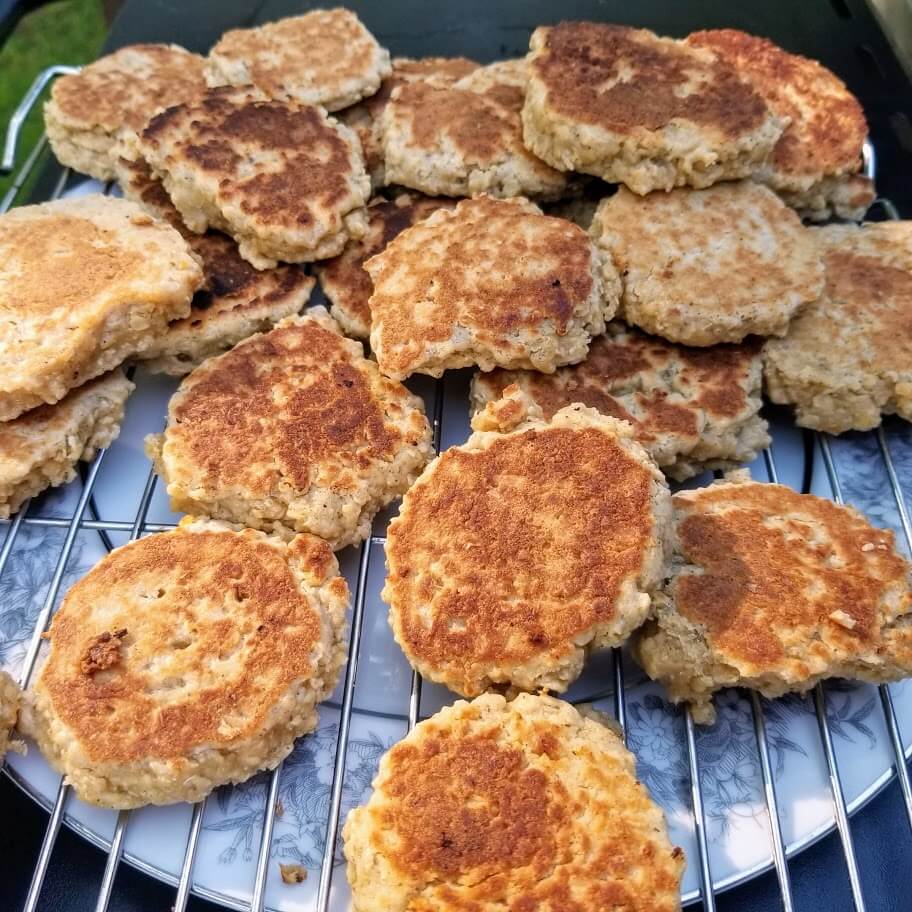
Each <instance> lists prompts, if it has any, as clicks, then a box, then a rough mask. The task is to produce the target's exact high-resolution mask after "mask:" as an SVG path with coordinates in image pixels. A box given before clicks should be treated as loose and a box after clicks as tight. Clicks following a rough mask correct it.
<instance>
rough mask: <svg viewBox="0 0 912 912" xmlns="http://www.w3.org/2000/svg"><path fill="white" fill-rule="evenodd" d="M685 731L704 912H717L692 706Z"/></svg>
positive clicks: (686, 709) (687, 715)
mask: <svg viewBox="0 0 912 912" xmlns="http://www.w3.org/2000/svg"><path fill="white" fill-rule="evenodd" d="M684 732H685V734H686V736H687V760H688V764H689V766H690V795H691V801H692V802H693V809H694V836H695V837H696V840H697V860H698V861H699V863H700V897H701V899H702V900H703V910H704V912H716V893H715V889H714V887H713V879H712V871H711V870H710V867H709V843H708V841H707V838H706V815H705V813H704V811H703V787H702V785H701V784H700V764H699V761H698V759H697V739H696V734H695V732H694V721H693V715H692V714H691V712H690V706H687V705H685V707H684Z"/></svg>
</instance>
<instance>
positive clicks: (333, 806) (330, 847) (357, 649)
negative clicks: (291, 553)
mask: <svg viewBox="0 0 912 912" xmlns="http://www.w3.org/2000/svg"><path fill="white" fill-rule="evenodd" d="M370 552H371V543H370V540H368V541H366V542H364V544H363V545H362V546H361V562H360V565H359V567H358V586H357V591H356V595H355V606H354V608H353V609H352V629H351V637H350V640H349V652H348V665H347V667H346V669H345V683H344V685H343V691H342V708H341V710H340V716H339V735H338V737H337V738H336V756H335V758H334V762H333V778H332V788H331V793H330V803H329V816H328V817H327V820H326V838H325V839H324V841H323V861H322V863H321V865H320V888H319V892H318V894H317V908H318V909H320V910H321V912H325V910H326V909H328V908H329V891H330V887H331V886H332V875H333V867H334V862H335V854H336V839H337V838H338V835H339V815H340V814H341V812H342V785H343V780H344V778H345V758H346V755H347V753H348V739H349V735H350V733H351V717H352V710H353V708H354V705H353V704H354V699H355V678H356V676H357V673H358V660H359V658H360V653H361V629H362V626H363V621H364V603H365V601H366V599H367V575H368V569H369V567H370ZM267 810H268V809H267ZM257 912H258V910H257Z"/></svg>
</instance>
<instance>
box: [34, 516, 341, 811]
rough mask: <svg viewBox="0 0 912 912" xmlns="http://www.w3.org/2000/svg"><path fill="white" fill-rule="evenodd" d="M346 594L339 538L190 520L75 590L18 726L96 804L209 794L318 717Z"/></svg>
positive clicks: (103, 566) (122, 553) (283, 746)
mask: <svg viewBox="0 0 912 912" xmlns="http://www.w3.org/2000/svg"><path fill="white" fill-rule="evenodd" d="M347 605H348V586H347V585H346V583H345V580H344V579H343V578H342V577H341V576H339V568H338V565H337V564H336V560H335V558H334V556H333V554H332V551H331V550H330V549H329V546H328V545H327V544H326V542H323V541H320V540H319V539H318V538H315V537H314V536H312V535H298V536H295V537H293V538H292V539H291V540H290V541H283V540H282V539H280V538H278V537H275V536H269V535H264V534H263V533H262V532H255V531H254V530H252V529H245V530H243V531H238V530H237V529H236V528H235V527H232V526H229V525H227V524H225V523H211V522H202V521H199V520H197V521H190V520H185V521H184V522H183V523H181V525H180V527H179V528H177V529H176V530H174V531H173V532H164V533H161V534H158V535H150V536H148V537H146V538H141V539H139V540H138V541H134V542H131V543H130V544H128V545H124V546H123V547H122V548H117V549H116V550H114V551H112V552H111V553H110V554H109V555H107V556H106V557H105V558H104V559H103V560H102V561H101V562H100V563H98V564H96V565H95V567H94V568H93V569H92V570H90V571H89V573H88V574H87V575H86V576H84V577H83V578H82V579H81V580H80V581H79V582H78V583H76V585H74V586H73V587H72V588H71V589H70V591H69V592H68V593H67V595H66V597H65V598H64V600H63V603H62V604H61V606H60V609H59V611H58V612H57V614H56V615H55V616H54V620H53V622H52V624H51V627H50V630H49V633H48V638H49V640H50V651H49V653H48V656H47V660H46V661H45V663H44V665H43V667H42V669H41V672H40V674H39V676H38V679H37V681H36V683H35V684H34V686H33V687H32V688H31V689H30V690H29V692H28V693H27V695H26V700H25V706H24V707H23V710H22V713H21V716H20V726H21V728H22V730H23V732H24V733H26V734H28V735H30V736H31V737H33V738H34V739H35V740H36V741H37V742H38V746H39V748H40V749H41V752H42V753H43V754H44V756H45V758H46V759H47V760H48V762H50V764H51V765H52V766H53V767H54V768H55V769H56V770H58V771H59V772H61V773H63V774H64V776H65V780H66V782H67V783H68V784H69V785H71V786H72V787H73V788H74V789H75V791H76V793H77V795H79V797H80V798H81V799H82V800H83V801H88V802H90V803H91V804H96V805H100V806H102V807H113V808H131V807H141V806H142V805H146V804H171V803H174V802H177V801H199V800H200V799H201V798H203V797H205V796H206V795H207V794H209V792H211V791H212V789H214V788H216V787H217V786H220V785H224V784H226V783H229V782H243V781H244V780H245V779H248V778H249V777H250V776H252V775H254V773H256V772H258V771H259V770H262V769H273V768H274V767H276V766H277V765H278V764H279V763H281V761H282V760H283V759H284V758H285V757H286V756H287V755H288V754H289V753H290V752H291V749H292V747H293V746H294V741H295V739H296V738H298V737H300V736H301V735H303V734H305V733H306V732H308V731H311V730H312V729H313V728H315V727H316V724H317V712H316V705H317V703H319V702H320V701H321V700H324V699H326V697H327V696H329V694H330V693H332V690H333V688H334V686H335V683H336V678H337V676H338V672H339V668H340V667H341V666H342V664H343V662H344V660H345V640H344V637H343V632H344V628H345V611H346V607H347Z"/></svg>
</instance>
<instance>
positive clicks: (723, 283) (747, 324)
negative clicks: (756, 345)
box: [590, 181, 823, 346]
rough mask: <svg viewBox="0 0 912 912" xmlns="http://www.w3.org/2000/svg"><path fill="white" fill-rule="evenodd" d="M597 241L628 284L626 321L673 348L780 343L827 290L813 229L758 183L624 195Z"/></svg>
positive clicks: (599, 227) (598, 219)
mask: <svg viewBox="0 0 912 912" xmlns="http://www.w3.org/2000/svg"><path fill="white" fill-rule="evenodd" d="M590 232H591V234H592V236H593V238H594V239H595V243H596V244H597V245H598V246H599V247H601V248H602V250H603V251H605V252H606V254H608V255H610V256H611V257H612V258H613V259H614V263H615V265H616V266H617V269H618V271H619V272H620V273H621V275H622V276H623V284H624V292H623V295H622V298H621V308H622V311H623V316H624V319H625V320H626V321H627V322H628V323H632V324H634V325H636V326H639V327H640V328H641V329H644V330H646V331H647V332H649V333H653V334H654V335H657V336H662V337H663V338H665V339H668V340H669V341H671V342H680V343H682V344H684V345H701V346H703V345H716V344H718V343H720V342H740V341H741V340H742V339H744V338H746V337H747V336H749V335H752V334H756V335H760V336H773V335H775V336H782V335H784V334H785V331H786V329H787V328H788V324H789V321H790V320H791V319H792V318H793V317H795V316H796V315H797V314H798V313H800V311H801V310H802V308H804V307H807V306H808V305H810V304H812V303H813V302H814V301H816V300H817V299H818V298H819V297H820V294H821V292H822V290H823V266H822V264H821V260H820V253H819V251H818V249H817V245H816V244H815V243H814V237H813V235H812V234H811V231H810V229H808V228H804V227H803V226H802V224H801V222H800V220H799V218H798V216H797V215H796V214H795V213H794V212H793V211H792V210H791V209H789V208H788V207H787V206H786V205H785V204H784V203H783V202H782V201H781V200H780V199H779V198H778V197H777V196H776V194H775V193H773V192H772V191H771V190H769V189H767V188H766V187H763V186H761V185H760V184H757V183H754V182H753V181H739V182H737V183H725V184H719V185H717V186H714V187H710V188H709V189H707V190H700V191H697V190H690V189H680V190H672V191H671V192H669V193H651V194H649V195H648V196H645V197H639V196H636V195H635V194H633V193H631V192H630V191H629V190H626V189H624V188H623V187H621V188H620V189H619V190H618V192H617V193H616V194H615V195H614V196H612V197H610V198H609V199H607V200H605V201H604V202H603V203H602V204H601V205H600V206H599V209H598V211H597V212H596V215H595V219H594V220H593V222H592V226H591V228H590Z"/></svg>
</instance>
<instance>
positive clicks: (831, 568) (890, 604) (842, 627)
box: [634, 481, 912, 723]
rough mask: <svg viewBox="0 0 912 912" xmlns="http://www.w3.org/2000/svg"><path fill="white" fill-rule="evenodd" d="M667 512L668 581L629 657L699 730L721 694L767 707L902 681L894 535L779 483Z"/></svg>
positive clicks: (907, 668) (909, 615) (905, 655)
mask: <svg viewBox="0 0 912 912" xmlns="http://www.w3.org/2000/svg"><path fill="white" fill-rule="evenodd" d="M673 502H674V508H675V520H674V527H673V530H672V532H671V534H670V536H669V538H670V540H671V542H672V544H673V547H674V558H673V561H672V569H671V575H670V577H669V579H668V580H667V581H666V583H665V586H664V589H663V592H662V593H661V594H660V595H659V596H657V598H656V607H657V613H656V617H655V619H654V620H652V621H649V622H648V623H647V625H646V626H645V627H644V628H643V629H642V630H641V631H640V632H639V633H638V634H637V636H636V638H635V643H634V652H635V654H636V656H637V658H638V659H639V661H640V663H641V664H642V665H643V667H644V668H645V670H646V673H647V674H648V675H649V676H650V677H651V678H654V679H656V680H658V681H661V682H662V683H663V684H664V685H665V687H666V688H667V690H668V693H669V696H670V697H671V699H672V700H673V701H675V702H680V701H684V700H686V701H689V702H690V704H691V707H692V709H693V714H694V719H696V720H697V721H698V722H706V723H709V722H712V721H713V719H714V718H715V711H714V709H713V705H712V695H713V693H714V692H715V691H717V690H720V689H721V688H723V687H749V688H752V689H755V690H759V691H760V692H761V693H763V694H765V695H766V696H767V697H778V696H781V695H782V694H785V693H790V692H794V691H805V690H809V689H810V688H811V687H813V686H814V685H815V684H816V683H817V682H818V681H820V680H823V679H824V678H833V677H838V678H852V679H858V680H863V681H873V682H882V681H895V680H898V679H900V678H905V677H907V676H909V675H910V674H912V624H910V621H912V595H910V590H909V583H910V568H909V565H908V563H907V562H906V560H905V559H904V558H902V557H901V556H900V555H899V554H898V553H897V551H896V547H895V542H894V538H893V533H892V532H888V531H884V530H882V529H875V528H873V527H872V526H871V525H870V524H869V523H868V522H867V520H866V519H865V518H864V517H863V516H862V515H861V514H860V513H859V512H858V511H856V510H854V509H852V508H851V507H842V506H837V505H836V504H834V503H832V502H831V501H829V500H823V499H821V498H819V497H814V496H812V495H810V494H798V493H796V492H795V491H793V490H792V489H791V488H786V487H783V486H782V485H773V484H760V483H757V482H751V481H747V482H746V483H739V484H731V483H720V484H714V485H711V486H710V487H708V488H701V489H698V490H695V491H682V492H681V493H679V494H676V495H675V496H674V499H673Z"/></svg>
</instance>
